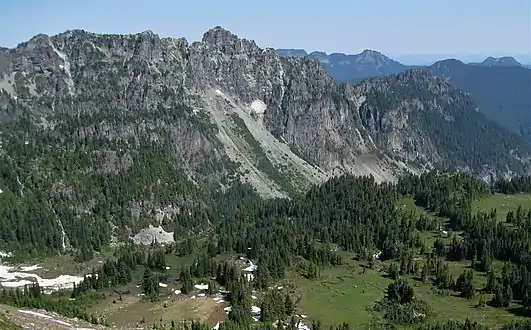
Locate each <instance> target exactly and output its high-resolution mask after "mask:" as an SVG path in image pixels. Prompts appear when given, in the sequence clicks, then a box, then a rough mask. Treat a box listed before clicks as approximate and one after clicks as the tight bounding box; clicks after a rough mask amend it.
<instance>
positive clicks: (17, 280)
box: [0, 265, 83, 292]
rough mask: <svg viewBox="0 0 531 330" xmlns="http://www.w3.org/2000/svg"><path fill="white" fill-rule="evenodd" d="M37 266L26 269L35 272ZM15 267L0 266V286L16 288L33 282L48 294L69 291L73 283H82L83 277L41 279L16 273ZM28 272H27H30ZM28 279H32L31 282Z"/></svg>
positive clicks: (69, 276) (67, 276) (61, 276)
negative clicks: (56, 291)
mask: <svg viewBox="0 0 531 330" xmlns="http://www.w3.org/2000/svg"><path fill="white" fill-rule="evenodd" d="M35 267H38V266H28V267H27V268H26V269H30V270H35V269H38V268H40V267H38V268H35ZM22 269H24V268H22ZM14 270H15V267H11V266H6V265H0V285H1V286H3V287H8V288H17V287H22V286H24V285H31V284H33V283H35V282H37V283H39V286H40V287H42V288H46V289H48V290H46V291H48V292H51V291H55V290H59V289H71V288H73V287H74V283H76V284H78V283H80V282H81V281H83V277H80V276H72V275H60V276H58V277H56V278H41V277H40V276H39V275H36V274H33V273H27V272H16V271H14ZM30 270H28V271H30ZM29 279H32V280H31V281H30V280H29Z"/></svg>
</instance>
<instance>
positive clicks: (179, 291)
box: [173, 290, 181, 295]
mask: <svg viewBox="0 0 531 330" xmlns="http://www.w3.org/2000/svg"><path fill="white" fill-rule="evenodd" d="M173 292H174V293H175V294H176V295H180V294H181V290H175V291H173Z"/></svg>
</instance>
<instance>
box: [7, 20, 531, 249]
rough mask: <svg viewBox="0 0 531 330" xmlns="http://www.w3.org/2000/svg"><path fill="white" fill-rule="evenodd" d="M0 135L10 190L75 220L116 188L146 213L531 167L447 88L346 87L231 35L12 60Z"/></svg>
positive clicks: (67, 37) (436, 84) (76, 42)
mask: <svg viewBox="0 0 531 330" xmlns="http://www.w3.org/2000/svg"><path fill="white" fill-rule="evenodd" d="M0 125H1V126H0V131H1V148H0V157H1V162H0V163H1V164H0V167H1V174H2V176H3V178H4V185H5V186H4V187H1V188H2V190H3V191H6V192H9V193H10V194H13V196H15V197H13V198H19V197H20V196H23V195H25V194H26V193H27V194H32V195H38V194H41V193H42V192H45V193H46V194H50V195H51V196H54V198H57V199H60V200H64V201H74V200H75V201H77V203H75V204H76V205H77V206H76V209H75V210H71V211H72V212H73V213H76V214H79V213H83V212H88V214H90V212H93V211H94V208H95V207H96V205H98V203H99V202H100V201H104V200H106V203H111V202H109V196H111V195H113V189H115V188H114V187H116V185H115V183H116V182H122V183H124V182H127V185H123V186H127V187H128V192H127V193H126V194H123V195H122V197H121V198H122V200H120V201H116V202H119V203H120V205H129V206H130V209H131V210H132V212H133V213H135V212H136V213H139V212H142V210H143V209H144V206H145V205H146V203H147V204H149V203H154V202H153V201H157V203H170V201H175V199H173V197H172V198H170V197H168V196H167V194H170V193H169V192H173V193H175V194H177V195H191V194H198V192H197V191H198V190H201V189H200V188H201V187H212V188H213V189H218V188H221V189H226V188H228V187H229V186H231V185H232V184H233V183H234V182H237V181H241V182H244V183H249V184H250V185H251V186H253V187H254V188H255V189H256V191H257V192H259V193H260V194H261V195H262V196H265V197H279V196H288V195H290V194H293V193H297V192H300V191H304V190H305V189H306V188H307V187H308V186H309V185H311V184H314V183H319V182H322V181H324V180H325V179H327V178H329V177H331V176H333V175H336V174H338V173H344V172H350V173H354V174H356V175H373V176H374V177H375V179H377V180H378V181H385V180H393V179H394V178H396V176H397V175H398V174H399V173H400V172H401V171H403V170H404V169H409V170H412V171H418V170H422V169H425V168H432V167H444V168H457V169H460V170H466V171H469V172H473V173H476V174H480V175H499V174H507V173H511V172H523V171H525V170H526V169H527V168H528V167H527V166H528V164H529V163H528V159H529V158H528V157H529V156H528V155H529V148H528V146H527V145H525V144H524V143H523V142H522V141H521V140H520V139H519V138H518V137H517V136H515V135H513V134H510V133H508V132H506V131H504V130H503V129H501V128H500V127H498V126H497V125H495V124H493V123H491V122H490V121H488V120H486V119H485V117H484V116H483V115H482V114H480V113H478V112H477V109H476V106H475V104H474V101H473V100H472V99H471V98H470V96H469V95H468V94H467V93H465V92H462V91H460V90H458V89H456V88H454V87H452V86H451V85H450V84H449V83H448V82H447V81H446V80H444V79H442V78H436V77H433V76H431V75H429V74H428V73H426V72H424V71H420V70H416V69H413V70H409V71H406V72H404V73H400V74H398V75H393V76H388V77H381V78H374V79H367V80H364V81H363V82H362V83H360V84H358V85H348V84H337V83H335V82H334V81H333V80H332V79H331V78H330V77H329V76H328V75H327V73H326V71H325V70H324V69H323V67H322V66H321V64H320V63H319V61H318V60H315V59H311V58H294V57H280V56H278V55H277V54H276V52H275V50H273V49H262V48H260V47H258V46H257V45H256V43H255V42H254V41H250V40H246V39H242V38H239V37H237V36H236V35H234V34H232V33H231V32H229V31H227V30H225V29H223V28H221V27H215V28H213V29H211V30H209V31H207V32H206V33H205V34H204V36H203V39H202V40H201V41H200V42H193V43H190V42H188V41H186V40H185V39H182V38H181V39H175V38H160V37H159V36H158V35H156V34H154V33H152V32H151V31H145V32H142V33H138V34H135V35H111V34H107V35H105V34H94V33H89V32H86V31H82V30H73V31H67V32H65V33H62V34H59V35H56V36H51V37H50V36H46V35H37V36H35V37H34V38H32V39H31V40H30V41H28V42H25V43H22V44H20V45H18V47H16V48H15V49H5V48H2V49H1V50H0ZM500 169H501V170H500ZM164 207H166V209H167V210H169V211H168V212H170V213H171V212H172V211H171V210H172V207H171V205H170V206H167V205H164ZM70 208H71V207H70ZM63 243H64V242H63Z"/></svg>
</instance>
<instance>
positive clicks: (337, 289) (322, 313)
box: [289, 262, 519, 329]
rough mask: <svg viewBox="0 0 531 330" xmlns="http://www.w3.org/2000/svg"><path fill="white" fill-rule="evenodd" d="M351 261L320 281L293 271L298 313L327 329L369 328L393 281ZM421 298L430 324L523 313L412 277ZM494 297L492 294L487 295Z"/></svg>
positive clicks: (496, 322) (456, 268)
mask: <svg viewBox="0 0 531 330" xmlns="http://www.w3.org/2000/svg"><path fill="white" fill-rule="evenodd" d="M356 264H357V263H355V262H351V263H350V264H349V265H347V266H345V267H339V268H331V269H326V270H323V271H322V272H321V278H319V279H318V280H314V281H312V280H306V279H303V278H300V277H298V276H296V275H294V274H290V275H289V278H290V282H292V283H293V284H294V285H295V287H296V290H298V291H299V292H300V295H301V296H302V298H301V300H300V303H299V304H298V306H297V312H298V313H300V314H305V315H308V316H309V319H310V320H312V319H316V320H317V319H319V320H321V321H322V322H323V325H324V326H325V328H327V327H328V326H330V325H335V324H339V323H340V322H344V321H346V322H349V324H350V325H351V327H352V328H354V329H364V328H367V327H368V326H369V325H370V323H371V319H372V315H371V312H370V309H371V308H372V307H373V306H374V303H375V302H376V301H377V300H379V299H381V298H382V297H383V296H384V294H385V291H386V288H387V285H388V284H389V283H390V282H391V280H390V279H388V278H386V277H385V273H383V272H379V271H377V270H367V272H366V274H362V267H361V265H360V264H357V266H356ZM449 264H450V270H451V272H452V274H453V275H454V278H456V277H457V276H458V275H459V274H461V273H462V272H463V270H464V269H466V268H467V267H468V266H469V265H470V263H469V262H452V263H449ZM485 282H486V277H485V276H484V274H480V273H477V272H476V274H475V277H474V284H475V285H476V288H481V287H483V285H484V284H485ZM410 283H411V284H412V285H413V286H414V289H415V294H416V295H417V297H419V298H421V299H423V300H424V301H426V302H427V303H428V304H429V305H430V306H431V307H432V308H433V311H434V313H435V315H434V316H433V317H432V318H431V319H429V320H428V323H437V322H438V321H439V322H444V321H446V320H449V319H454V320H461V321H464V320H466V319H467V318H469V319H470V320H473V321H477V322H480V323H483V324H485V325H488V326H491V327H493V328H497V327H498V326H500V325H501V324H504V323H507V322H510V321H513V320H516V319H518V318H519V316H517V315H515V314H514V313H511V311H510V310H511V308H515V309H516V307H517V306H516V305H514V306H511V307H510V308H509V309H499V308H493V307H489V306H486V307H483V308H476V305H477V304H478V302H479V299H480V296H479V294H478V295H477V296H476V297H475V298H474V299H472V300H466V299H464V298H461V297H459V296H457V293H455V292H452V294H450V295H447V296H443V295H439V294H437V293H436V292H435V290H434V289H433V287H432V285H431V284H429V283H421V282H419V281H416V280H413V279H410ZM485 298H486V299H487V300H490V298H491V296H490V295H487V296H485Z"/></svg>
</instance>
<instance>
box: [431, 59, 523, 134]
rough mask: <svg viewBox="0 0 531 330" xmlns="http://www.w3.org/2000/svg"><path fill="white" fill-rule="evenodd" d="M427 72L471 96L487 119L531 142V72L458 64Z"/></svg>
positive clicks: (449, 63)
mask: <svg viewBox="0 0 531 330" xmlns="http://www.w3.org/2000/svg"><path fill="white" fill-rule="evenodd" d="M484 63H485V62H484ZM427 70H428V71H429V72H430V73H432V74H434V75H437V76H441V77H445V78H447V79H449V82H450V83H452V84H453V85H454V86H456V87H458V88H461V89H463V90H465V91H467V92H469V93H470V94H471V95H472V97H473V98H474V100H475V101H476V102H477V104H478V107H479V110H480V111H481V112H483V113H484V114H485V115H486V116H487V117H489V118H491V119H492V120H494V121H496V122H497V123H499V124H500V125H502V126H504V127H506V128H507V129H509V130H511V131H513V132H515V133H519V134H521V135H522V136H524V137H527V138H529V139H530V141H531V97H529V95H530V94H529V93H530V91H531V70H530V69H527V68H524V67H522V66H503V65H500V66H484V65H469V64H465V63H463V62H461V61H458V60H444V61H440V62H437V63H435V64H433V65H432V66H430V67H428V68H427Z"/></svg>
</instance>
